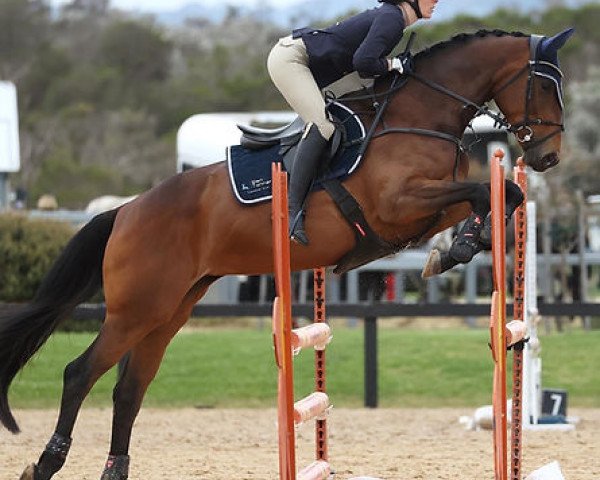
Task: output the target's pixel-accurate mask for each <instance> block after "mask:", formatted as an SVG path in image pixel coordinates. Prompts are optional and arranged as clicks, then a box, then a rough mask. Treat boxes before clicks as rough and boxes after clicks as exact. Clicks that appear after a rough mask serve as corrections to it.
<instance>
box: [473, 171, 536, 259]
mask: <svg viewBox="0 0 600 480" xmlns="http://www.w3.org/2000/svg"><path fill="white" fill-rule="evenodd" d="M485 185H486V186H487V188H488V189H489V188H490V184H489V183H486V184H485ZM504 188H505V190H506V210H505V212H504V214H505V221H506V223H508V222H509V221H510V219H511V218H512V216H513V214H514V213H515V210H516V209H517V208H518V207H519V206H520V205H521V204H522V203H523V200H525V195H523V192H522V191H521V187H519V186H518V185H517V184H516V183H515V182H513V181H512V180H508V179H507V180H505V182H504ZM479 241H480V243H481V249H482V250H491V248H492V220H491V216H489V215H488V216H487V217H486V219H485V223H484V226H483V230H482V231H481V235H480V237H479Z"/></svg>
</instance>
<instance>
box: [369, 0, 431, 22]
mask: <svg viewBox="0 0 600 480" xmlns="http://www.w3.org/2000/svg"><path fill="white" fill-rule="evenodd" d="M378 1H379V2H381V3H390V4H392V5H400V4H401V3H408V4H409V5H410V6H411V7H412V9H413V10H414V11H415V13H416V14H417V18H423V12H421V7H420V6H419V0H378Z"/></svg>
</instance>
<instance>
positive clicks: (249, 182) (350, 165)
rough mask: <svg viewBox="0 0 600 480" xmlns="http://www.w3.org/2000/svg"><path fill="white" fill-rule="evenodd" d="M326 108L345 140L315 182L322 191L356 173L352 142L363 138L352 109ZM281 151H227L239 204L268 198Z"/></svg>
mask: <svg viewBox="0 0 600 480" xmlns="http://www.w3.org/2000/svg"><path fill="white" fill-rule="evenodd" d="M328 109H329V112H330V113H331V114H332V115H333V116H334V117H335V118H336V120H337V122H338V123H339V124H340V125H342V126H343V128H344V129H345V132H346V135H345V141H344V145H343V146H342V147H340V150H339V151H338V153H337V154H336V156H335V158H333V160H332V161H331V163H330V167H329V170H328V171H327V172H326V173H325V174H324V175H323V176H321V177H319V178H318V179H317V180H316V181H315V183H314V185H313V190H317V189H321V188H322V187H321V184H322V183H323V182H324V181H327V180H331V179H332V178H339V179H344V178H346V177H347V176H349V175H350V174H351V173H352V172H354V170H356V168H357V167H358V165H359V163H360V160H361V158H359V156H358V155H359V151H360V146H361V142H356V143H353V141H354V140H359V139H364V138H365V127H364V125H363V124H362V122H361V121H360V120H359V118H358V116H357V115H355V114H354V112H353V111H352V110H350V109H349V108H348V107H346V106H345V105H342V104H341V103H337V102H333V103H331V104H329V106H328ZM281 150H282V148H281V145H273V146H272V147H269V148H266V149H264V150H248V149H247V148H244V147H242V146H241V145H233V146H231V147H229V148H228V149H227V164H228V168H229V179H230V180H231V186H232V188H233V192H234V194H235V196H236V198H237V199H238V200H239V201H240V202H241V203H246V204H252V203H258V202H264V201H267V200H270V199H271V196H272V193H271V164H272V163H273V162H282V161H283V157H284V156H285V155H284V154H282V153H280V152H281Z"/></svg>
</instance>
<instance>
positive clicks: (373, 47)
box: [353, 4, 405, 78]
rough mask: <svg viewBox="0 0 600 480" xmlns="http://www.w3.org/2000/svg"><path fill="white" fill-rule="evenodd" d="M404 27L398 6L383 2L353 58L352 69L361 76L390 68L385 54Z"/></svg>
mask: <svg viewBox="0 0 600 480" xmlns="http://www.w3.org/2000/svg"><path fill="white" fill-rule="evenodd" d="M388 7H389V8H388ZM404 27H405V22H404V16H403V14H402V11H401V10H400V9H399V8H398V7H396V6H393V5H389V4H384V5H382V6H381V7H380V8H379V14H378V15H377V16H376V17H375V19H374V20H373V23H372V24H371V27H370V29H369V32H368V34H367V36H366V37H365V39H364V40H363V42H362V43H361V45H360V46H359V47H358V49H357V50H356V52H355V54H354V58H353V64H354V69H355V70H356V71H357V72H358V74H359V75H360V76H361V77H362V78H373V77H377V76H379V75H383V74H385V73H386V72H388V71H389V70H390V69H391V64H390V62H389V60H388V59H387V55H389V54H390V53H391V51H392V50H393V49H394V47H395V46H396V45H398V43H399V42H400V40H401V39H402V34H403V32H404Z"/></svg>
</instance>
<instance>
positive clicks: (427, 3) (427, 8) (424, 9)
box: [418, 0, 438, 19]
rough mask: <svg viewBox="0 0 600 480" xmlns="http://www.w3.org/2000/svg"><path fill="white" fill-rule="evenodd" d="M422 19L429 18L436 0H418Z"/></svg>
mask: <svg viewBox="0 0 600 480" xmlns="http://www.w3.org/2000/svg"><path fill="white" fill-rule="evenodd" d="M418 2H419V6H420V7H421V13H422V14H423V18H424V19H428V18H431V16H432V15H433V11H434V10H435V6H436V4H437V3H438V0H418Z"/></svg>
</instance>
